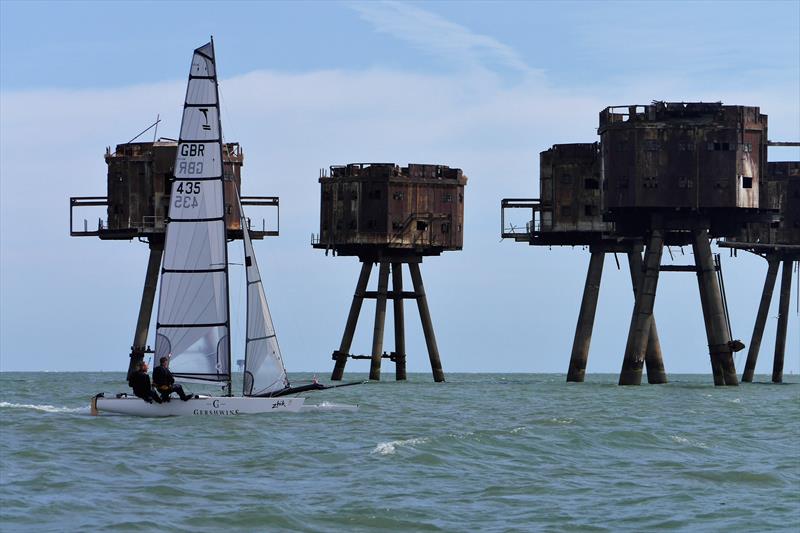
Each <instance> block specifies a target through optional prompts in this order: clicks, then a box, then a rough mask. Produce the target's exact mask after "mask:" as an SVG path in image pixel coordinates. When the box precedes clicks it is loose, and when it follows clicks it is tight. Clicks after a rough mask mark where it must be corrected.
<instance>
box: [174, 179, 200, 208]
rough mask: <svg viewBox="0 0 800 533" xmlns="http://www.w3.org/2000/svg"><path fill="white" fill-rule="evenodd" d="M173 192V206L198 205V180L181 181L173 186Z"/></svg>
mask: <svg viewBox="0 0 800 533" xmlns="http://www.w3.org/2000/svg"><path fill="white" fill-rule="evenodd" d="M175 192H176V194H175V199H174V200H173V202H172V204H173V205H174V206H175V207H197V206H198V202H197V195H198V194H200V182H199V181H186V182H184V181H181V182H180V183H178V186H177V187H176V188H175ZM183 195H185V196H183Z"/></svg>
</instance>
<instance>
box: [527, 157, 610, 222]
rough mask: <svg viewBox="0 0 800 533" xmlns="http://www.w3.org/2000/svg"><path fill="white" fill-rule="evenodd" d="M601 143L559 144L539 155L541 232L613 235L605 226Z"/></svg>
mask: <svg viewBox="0 0 800 533" xmlns="http://www.w3.org/2000/svg"><path fill="white" fill-rule="evenodd" d="M601 172H602V166H601V159H600V144H599V143H596V142H595V143H576V144H556V145H553V147H552V148H550V149H549V150H545V151H544V152H541V153H540V154H539V187H540V193H539V198H540V199H541V220H540V226H539V228H538V230H539V231H541V232H551V231H552V232H569V231H589V232H602V231H610V230H611V229H612V226H611V224H609V223H607V222H603V213H602V202H601V197H602V175H601Z"/></svg>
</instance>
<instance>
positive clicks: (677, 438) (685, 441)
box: [670, 435, 708, 448]
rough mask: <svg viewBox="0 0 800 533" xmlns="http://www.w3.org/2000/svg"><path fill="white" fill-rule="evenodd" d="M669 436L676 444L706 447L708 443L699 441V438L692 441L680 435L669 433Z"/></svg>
mask: <svg viewBox="0 0 800 533" xmlns="http://www.w3.org/2000/svg"><path fill="white" fill-rule="evenodd" d="M670 438H671V439H672V440H673V441H675V442H677V443H678V444H686V445H687V446H695V447H697V448H708V444H706V443H705V442H700V441H699V440H698V441H693V440H690V439H687V438H686V437H681V436H680V435H670Z"/></svg>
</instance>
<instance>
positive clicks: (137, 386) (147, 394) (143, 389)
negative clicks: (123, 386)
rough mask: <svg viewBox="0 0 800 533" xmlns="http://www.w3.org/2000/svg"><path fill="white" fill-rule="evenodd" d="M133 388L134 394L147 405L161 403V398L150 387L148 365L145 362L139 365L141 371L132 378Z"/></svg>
mask: <svg viewBox="0 0 800 533" xmlns="http://www.w3.org/2000/svg"><path fill="white" fill-rule="evenodd" d="M131 387H133V393H134V394H135V395H136V396H138V397H139V398H141V399H142V400H144V401H146V402H147V403H153V402H154V401H155V402H156V403H161V398H159V396H158V394H156V391H154V390H153V387H152V386H151V385H150V376H149V375H148V374H147V363H145V362H144V361H142V362H140V363H139V370H138V371H137V372H136V373H135V374H134V375H133V376H132V377H131Z"/></svg>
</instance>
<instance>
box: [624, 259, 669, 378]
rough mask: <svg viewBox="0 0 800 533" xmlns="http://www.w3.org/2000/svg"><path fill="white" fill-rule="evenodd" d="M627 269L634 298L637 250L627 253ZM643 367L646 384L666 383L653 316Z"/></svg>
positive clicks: (638, 276)
mask: <svg viewBox="0 0 800 533" xmlns="http://www.w3.org/2000/svg"><path fill="white" fill-rule="evenodd" d="M628 267H629V268H630V271H631V284H632V285H633V295H634V298H635V297H636V292H637V291H638V290H639V285H641V283H642V254H641V252H640V251H639V250H635V251H631V252H628ZM644 365H645V367H646V368H647V382H648V383H650V384H654V385H655V384H661V383H666V382H667V373H666V371H665V370H664V359H663V358H662V356H661V342H660V341H659V339H658V328H656V318H655V315H654V316H653V318H651V319H650V334H649V336H648V338H647V349H646V351H645V354H644Z"/></svg>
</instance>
